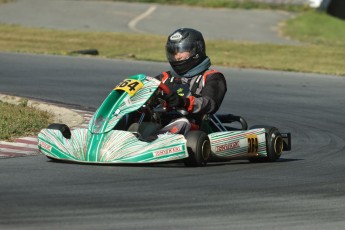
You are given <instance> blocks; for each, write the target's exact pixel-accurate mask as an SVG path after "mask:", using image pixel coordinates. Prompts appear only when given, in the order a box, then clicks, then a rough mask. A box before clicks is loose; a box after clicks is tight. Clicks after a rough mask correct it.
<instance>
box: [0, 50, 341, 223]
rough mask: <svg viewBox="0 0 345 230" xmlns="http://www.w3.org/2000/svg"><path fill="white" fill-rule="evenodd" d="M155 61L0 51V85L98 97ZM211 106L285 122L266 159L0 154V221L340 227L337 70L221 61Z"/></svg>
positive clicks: (96, 100) (63, 97) (66, 97)
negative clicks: (286, 141)
mask: <svg viewBox="0 0 345 230" xmlns="http://www.w3.org/2000/svg"><path fill="white" fill-rule="evenodd" d="M167 67H168V66H167V65H165V64H158V63H150V62H128V61H116V60H102V59H93V58H75V57H74V58H73V57H56V56H36V55H19V54H8V53H0V92H2V93H8V94H15V95H18V96H24V97H33V98H39V99H46V100H54V101H59V102H62V103H69V104H76V105H81V106H86V107H92V108H96V107H97V106H99V104H100V103H101V102H102V100H103V99H104V98H105V96H106V95H107V94H108V93H109V92H110V90H111V89H112V88H113V86H114V85H115V84H116V83H117V82H119V81H120V80H121V79H123V78H124V77H126V76H129V75H132V74H136V73H141V72H143V73H147V74H150V75H153V74H157V73H159V72H160V71H162V70H165V69H166V68H167ZM217 69H219V70H221V71H223V72H224V73H225V75H226V76H227V80H228V89H229V91H228V95H227V97H226V99H225V101H224V103H223V106H222V111H221V112H228V113H234V114H238V115H242V116H244V117H245V118H246V119H247V120H248V122H249V124H250V125H255V124H270V125H274V126H277V127H278V128H280V129H282V130H287V131H290V132H291V133H292V135H293V136H292V137H293V150H292V151H291V152H288V153H287V154H285V155H283V156H282V159H281V160H280V161H278V162H275V163H261V164H251V163H248V162H246V161H232V162H229V163H220V164H216V163H215V164H210V165H209V166H208V167H203V168H185V167H184V166H182V165H179V164H163V165H156V166H90V165H76V164H62V163H54V162H51V161H49V160H48V159H47V158H45V157H43V156H31V157H17V158H11V159H0V192H1V195H0V204H1V205H0V228H1V229H48V228H49V229H62V228H65V229H163V228H164V229H343V226H344V224H345V221H344V217H345V203H344V198H345V195H344V194H345V182H344V168H345V154H344V153H345V152H344V149H345V141H344V132H343V128H344V117H345V106H344V88H345V79H344V78H341V77H335V76H322V75H311V74H297V73H283V72H273V71H272V72H271V71H257V70H242V69H225V68H220V67H219V68H218V67H217Z"/></svg>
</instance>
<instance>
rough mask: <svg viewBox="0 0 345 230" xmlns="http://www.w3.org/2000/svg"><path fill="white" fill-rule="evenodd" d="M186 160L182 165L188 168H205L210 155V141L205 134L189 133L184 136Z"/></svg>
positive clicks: (198, 132) (200, 132)
mask: <svg viewBox="0 0 345 230" xmlns="http://www.w3.org/2000/svg"><path fill="white" fill-rule="evenodd" d="M185 138H186V140H187V149H188V158H186V159H184V164H185V165H186V166H189V167H200V166H205V165H206V164H207V161H208V159H209V157H210V154H211V144H210V140H209V138H208V136H207V134H206V133H205V132H202V131H189V132H188V133H187V134H186V136H185Z"/></svg>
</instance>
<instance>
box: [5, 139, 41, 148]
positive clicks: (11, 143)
mask: <svg viewBox="0 0 345 230" xmlns="http://www.w3.org/2000/svg"><path fill="white" fill-rule="evenodd" d="M1 145H10V146H13V147H23V148H30V149H38V147H37V144H36V145H31V144H25V143H19V142H5V141H0V146H1Z"/></svg>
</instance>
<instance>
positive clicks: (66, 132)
mask: <svg viewBox="0 0 345 230" xmlns="http://www.w3.org/2000/svg"><path fill="white" fill-rule="evenodd" d="M47 129H55V130H59V131H60V132H61V134H62V136H63V137H64V138H66V139H71V130H70V128H69V127H68V126H67V125H65V124H58V123H53V124H50V125H49V126H48V128H47Z"/></svg>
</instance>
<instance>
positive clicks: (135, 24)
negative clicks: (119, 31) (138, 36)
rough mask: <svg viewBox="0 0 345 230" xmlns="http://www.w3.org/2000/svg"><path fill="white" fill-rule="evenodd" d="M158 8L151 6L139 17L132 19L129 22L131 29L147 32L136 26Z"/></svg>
mask: <svg viewBox="0 0 345 230" xmlns="http://www.w3.org/2000/svg"><path fill="white" fill-rule="evenodd" d="M156 9H157V6H150V8H148V9H147V10H146V11H145V12H144V13H142V14H140V15H139V16H138V17H136V18H134V19H132V20H131V21H130V22H129V23H128V27H129V29H131V30H133V31H135V32H139V33H145V31H142V30H139V29H137V28H136V26H137V24H138V22H140V21H141V20H143V19H144V18H146V17H147V16H149V15H150V14H152V13H153V12H154V11H155V10H156Z"/></svg>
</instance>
